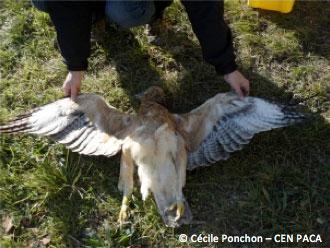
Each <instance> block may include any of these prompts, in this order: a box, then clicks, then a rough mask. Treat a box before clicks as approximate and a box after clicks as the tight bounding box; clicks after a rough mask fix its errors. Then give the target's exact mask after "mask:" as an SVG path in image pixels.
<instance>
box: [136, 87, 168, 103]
mask: <svg viewBox="0 0 330 248" xmlns="http://www.w3.org/2000/svg"><path fill="white" fill-rule="evenodd" d="M135 96H136V98H137V99H139V100H140V101H141V102H147V101H148V102H157V103H159V104H162V105H165V102H166V101H165V100H166V97H165V93H164V90H163V89H162V88H161V87H159V86H151V87H149V88H148V89H147V90H145V91H143V92H141V93H139V94H137V95H135Z"/></svg>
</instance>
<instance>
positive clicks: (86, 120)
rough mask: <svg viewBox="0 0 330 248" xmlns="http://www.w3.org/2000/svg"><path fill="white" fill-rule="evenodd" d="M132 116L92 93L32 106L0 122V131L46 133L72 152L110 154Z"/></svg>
mask: <svg viewBox="0 0 330 248" xmlns="http://www.w3.org/2000/svg"><path fill="white" fill-rule="evenodd" d="M133 122H134V117H133V116H130V115H127V114H124V113H121V112H120V111H118V110H117V109H115V108H114V107H111V106H110V105H108V104H107V103H106V102H105V101H104V100H103V98H101V97H100V96H98V95H96V94H82V95H79V97H78V99H77V102H76V103H75V102H72V101H71V100H70V99H69V98H63V99H60V100H58V101H55V102H53V103H50V104H47V105H44V106H42V107H39V108H35V109H33V110H32V111H30V112H28V113H26V114H23V115H21V116H18V117H17V118H16V119H15V120H12V121H10V122H9V123H7V124H6V125H2V126H0V133H31V134H36V135H40V136H47V137H50V138H51V139H53V140H55V141H57V142H59V143H61V144H64V145H65V146H66V147H68V148H69V149H71V150H72V151H74V152H78V153H80V154H85V155H104V156H108V157H109V156H113V155H115V154H116V153H118V152H119V151H120V150H121V145H122V139H123V137H124V136H125V132H128V130H129V128H130V127H131V126H132V123H133Z"/></svg>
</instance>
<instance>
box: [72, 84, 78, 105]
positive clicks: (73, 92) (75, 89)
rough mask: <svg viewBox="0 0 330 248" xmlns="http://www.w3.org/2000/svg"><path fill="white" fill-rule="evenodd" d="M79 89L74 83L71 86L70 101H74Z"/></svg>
mask: <svg viewBox="0 0 330 248" xmlns="http://www.w3.org/2000/svg"><path fill="white" fill-rule="evenodd" d="M79 90H80V89H79V87H77V86H75V85H72V86H71V100H72V101H74V102H75V101H76V99H77V95H78V93H79Z"/></svg>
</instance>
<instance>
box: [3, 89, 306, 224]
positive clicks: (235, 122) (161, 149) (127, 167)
mask: <svg viewBox="0 0 330 248" xmlns="http://www.w3.org/2000/svg"><path fill="white" fill-rule="evenodd" d="M139 97H140V100H141V105H140V109H139V111H138V113H137V114H135V115H133V114H127V113H123V112H121V111H119V110H117V109H116V108H115V107H113V106H111V105H109V104H107V103H106V101H105V100H104V99H103V98H102V97H101V96H99V95H96V94H92V93H90V94H81V95H79V96H78V98H77V100H76V101H75V102H73V101H71V100H70V98H68V97H67V98H63V99H59V100H57V101H55V102H52V103H49V104H46V105H44V106H41V107H38V108H35V109H33V110H31V111H29V112H27V113H25V114H23V115H20V116H18V117H17V118H16V119H14V120H12V121H9V122H8V123H7V124H4V125H0V133H31V134H35V135H40V136H46V137H49V138H51V139H53V140H55V141H57V142H59V143H61V144H64V145H65V146H66V147H67V148H69V149H71V150H72V151H74V152H78V153H80V154H85V155H96V156H99V155H102V156H107V157H111V156H114V155H115V154H117V153H119V152H120V151H121V162H120V175H119V183H118V188H119V189H120V190H121V191H122V192H123V200H122V206H121V210H120V213H119V222H120V223H121V224H123V223H124V222H125V221H126V220H127V218H128V217H129V201H130V196H131V194H132V191H133V187H134V182H133V178H134V168H137V174H138V176H139V179H140V182H141V186H140V189H141V194H142V198H143V200H145V199H146V198H147V197H148V195H149V193H152V194H153V196H154V199H155V201H156V204H157V207H158V210H159V213H160V215H161V216H162V219H163V221H164V223H165V224H166V225H167V226H171V227H178V226H180V225H182V224H186V223H190V222H191V219H192V214H191V211H190V208H189V205H188V203H187V201H186V199H185V197H184V195H183V192H182V190H183V187H184V185H185V181H186V171H187V170H192V169H195V168H197V167H201V166H208V165H211V164H214V163H216V162H217V161H221V160H226V159H228V158H229V156H230V154H231V153H233V152H235V151H238V150H241V149H242V148H243V146H244V145H246V144H248V143H249V142H250V140H251V139H252V137H253V136H254V135H256V134H257V133H260V132H264V131H268V130H271V129H274V128H281V127H284V126H287V125H291V124H294V123H298V122H301V121H303V120H305V119H306V118H305V115H304V114H302V113H299V112H297V111H296V110H295V109H294V108H291V107H288V106H285V105H281V104H276V103H271V102H269V101H267V100H264V99H261V98H257V97H245V98H244V99H240V98H239V97H238V96H237V95H235V94H233V93H222V94H217V95H216V96H214V97H213V98H210V99H209V100H207V101H206V102H205V103H203V104H202V105H201V106H199V107H197V108H195V109H193V110H192V111H191V112H189V113H185V114H175V113H170V112H169V111H168V110H167V109H166V107H164V102H165V94H164V92H163V90H162V89H161V88H160V87H156V86H153V87H150V88H149V89H147V90H146V91H145V92H143V93H142V94H140V96H139Z"/></svg>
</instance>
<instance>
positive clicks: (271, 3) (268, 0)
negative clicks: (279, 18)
mask: <svg viewBox="0 0 330 248" xmlns="http://www.w3.org/2000/svg"><path fill="white" fill-rule="evenodd" d="M294 1H295V0H248V5H249V6H250V7H252V8H260V9H269V10H276V11H280V12H282V13H289V12H290V11H291V10H292V8H293V4H294Z"/></svg>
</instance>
